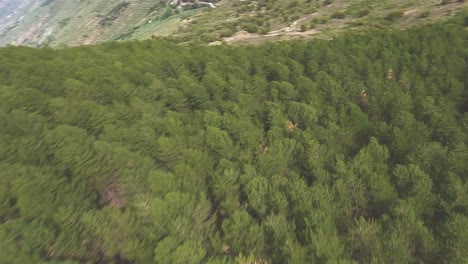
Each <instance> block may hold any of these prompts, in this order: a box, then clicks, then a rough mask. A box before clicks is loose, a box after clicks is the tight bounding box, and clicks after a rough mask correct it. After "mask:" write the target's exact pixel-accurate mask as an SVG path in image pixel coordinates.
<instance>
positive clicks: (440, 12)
mask: <svg viewBox="0 0 468 264" xmlns="http://www.w3.org/2000/svg"><path fill="white" fill-rule="evenodd" d="M465 7H467V3H466V2H464V1H463V0H461V1H456V0H453V1H450V0H444V1H442V2H441V1H430V0H419V1H411V2H408V1H401V0H382V1H371V0H283V1H274V0H259V1H251V0H230V1H228V0H224V1H216V0H204V1H201V0H156V1H155V0H0V46H4V45H7V44H13V45H31V46H42V45H50V46H59V45H70V46H76V45H83V44H95V43H100V42H105V41H109V40H125V39H147V38H151V37H174V38H176V39H177V40H178V41H192V40H197V41H201V42H206V43H212V44H217V43H220V42H221V41H226V42H233V43H257V42H263V41H277V40H287V39H291V38H303V37H306V38H307V37H312V36H314V37H315V36H322V37H330V36H333V34H335V33H336V32H340V31H343V30H348V29H357V30H359V29H367V28H372V27H377V28H385V27H407V26H411V25H418V24H422V23H432V22H433V21H435V20H437V19H440V18H443V17H445V16H448V15H452V14H454V13H455V12H454V11H456V10H459V9H462V8H465Z"/></svg>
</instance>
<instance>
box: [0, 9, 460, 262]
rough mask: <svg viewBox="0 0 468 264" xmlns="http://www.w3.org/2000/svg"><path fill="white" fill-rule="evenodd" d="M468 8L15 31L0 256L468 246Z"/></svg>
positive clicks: (4, 53)
mask: <svg viewBox="0 0 468 264" xmlns="http://www.w3.org/2000/svg"><path fill="white" fill-rule="evenodd" d="M57 2H58V1H57ZM64 2H66V1H64ZM54 3H56V2H55V1H54V2H51V3H50V4H49V5H52V4H54ZM62 4H63V5H65V4H64V3H63V2H62ZM89 8H90V9H92V8H95V7H94V6H92V5H90V6H89ZM128 8H130V7H128ZM128 8H127V9H128ZM353 10H354V9H353ZM119 12H120V11H119ZM197 12H198V11H197ZM106 13H107V11H105V12H104V11H103V12H102V13H101V14H106ZM336 16H338V15H336ZM340 16H341V15H340ZM393 16H395V17H398V16H399V15H391V16H390V18H389V19H392V20H393ZM101 19H102V18H101ZM398 19H400V18H398ZM110 20H111V21H114V22H115V23H118V19H116V20H112V19H110ZM105 21H108V20H105ZM105 21H104V22H103V23H107V22H105ZM467 21H468V17H467V16H466V14H465V15H463V16H458V17H455V18H452V19H450V20H449V21H447V22H445V23H438V24H434V25H431V26H424V27H418V28H412V29H409V30H404V31H397V30H376V29H374V30H368V31H367V32H365V33H363V32H354V33H346V34H340V36H337V37H335V38H334V39H333V40H314V41H307V42H305V41H295V42H279V43H264V44H262V45H258V46H248V45H246V46H235V47H234V46H230V45H219V46H213V47H209V46H207V45H201V44H196V43H192V44H191V45H180V44H179V45H176V44H174V43H172V42H170V41H167V40H144V41H128V42H124V43H116V42H110V43H105V44H101V45H94V46H81V47H74V48H62V49H51V48H41V49H34V48H28V47H11V46H10V47H6V48H0V263H1V264H4V263H5V264H16V263H18V264H29V263H31V264H36V263H39V264H81V263H82V264H85V263H96V264H101V263H102V264H104V263H114V264H122V263H126V264H128V263H135V264H136V263H164V264H165V263H184V264H185V263H211V264H214V263H219V264H221V263H223V264H225V263H226V264H227V263H249V264H254V263H269V264H270V263H434V264H435V263H437V264H438V263H460V264H462V263H468V251H467V250H466V249H467V248H468V199H467V198H468V163H467V160H468V147H467V144H468V87H467V81H468V79H467V74H466V73H467V72H468V67H467V57H468V49H467V45H466V44H467V39H468V30H467V26H468V23H467ZM114 22H112V23H114ZM71 25H72V23H71V24H70V26H71ZM272 29H273V25H272Z"/></svg>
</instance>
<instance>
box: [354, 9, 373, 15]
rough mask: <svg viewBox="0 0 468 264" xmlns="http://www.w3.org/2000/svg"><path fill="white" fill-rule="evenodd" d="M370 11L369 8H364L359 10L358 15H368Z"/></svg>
mask: <svg viewBox="0 0 468 264" xmlns="http://www.w3.org/2000/svg"><path fill="white" fill-rule="evenodd" d="M369 13H370V11H369V10H368V9H362V10H359V12H358V13H357V16H358V17H364V16H367V15H368V14H369Z"/></svg>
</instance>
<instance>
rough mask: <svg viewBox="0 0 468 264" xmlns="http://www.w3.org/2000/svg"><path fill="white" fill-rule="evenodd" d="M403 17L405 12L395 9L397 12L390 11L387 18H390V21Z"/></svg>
mask: <svg viewBox="0 0 468 264" xmlns="http://www.w3.org/2000/svg"><path fill="white" fill-rule="evenodd" d="M402 17H403V12H402V11H395V12H391V13H389V14H388V15H387V16H386V17H385V19H386V20H388V21H396V20H398V19H400V18H402Z"/></svg>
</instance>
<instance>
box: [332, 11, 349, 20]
mask: <svg viewBox="0 0 468 264" xmlns="http://www.w3.org/2000/svg"><path fill="white" fill-rule="evenodd" d="M345 17H346V14H345V13H343V12H335V13H333V14H332V15H331V17H330V18H332V19H335V18H336V19H343V18H345Z"/></svg>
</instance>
